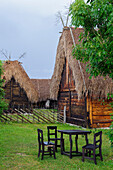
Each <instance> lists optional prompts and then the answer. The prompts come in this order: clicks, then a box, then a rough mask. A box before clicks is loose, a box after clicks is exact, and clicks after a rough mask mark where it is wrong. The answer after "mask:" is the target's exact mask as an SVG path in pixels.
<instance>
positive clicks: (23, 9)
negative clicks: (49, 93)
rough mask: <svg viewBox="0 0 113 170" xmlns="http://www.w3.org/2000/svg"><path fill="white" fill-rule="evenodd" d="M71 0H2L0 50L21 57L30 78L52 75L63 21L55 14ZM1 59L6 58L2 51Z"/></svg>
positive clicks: (13, 56) (16, 57)
mask: <svg viewBox="0 0 113 170" xmlns="http://www.w3.org/2000/svg"><path fill="white" fill-rule="evenodd" d="M70 2H72V0H0V50H2V49H3V50H4V52H5V50H6V51H7V56H9V55H11V60H18V58H19V57H20V56H21V55H22V54H23V53H24V52H25V53H26V55H25V56H24V58H21V59H20V60H19V61H21V62H22V63H23V64H22V65H23V67H24V69H25V71H26V72H27V74H28V76H29V77H30V78H37V79H39V78H42V79H44V78H46V79H48V78H51V76H52V74H53V70H54V65H55V57H56V50H57V45H58V40H59V36H60V33H59V32H60V31H62V24H61V23H60V21H59V23H57V24H56V14H57V12H58V11H61V13H62V14H63V13H64V12H65V11H66V8H65V6H69V4H70ZM0 59H1V60H5V59H6V58H5V57H4V56H3V55H2V54H0Z"/></svg>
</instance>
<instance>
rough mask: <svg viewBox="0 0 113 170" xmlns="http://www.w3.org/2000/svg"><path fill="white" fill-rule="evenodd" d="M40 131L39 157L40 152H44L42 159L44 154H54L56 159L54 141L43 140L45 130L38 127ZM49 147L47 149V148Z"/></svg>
mask: <svg viewBox="0 0 113 170" xmlns="http://www.w3.org/2000/svg"><path fill="white" fill-rule="evenodd" d="M37 131H38V144H39V152H38V157H39V156H40V153H42V158H41V159H42V160H43V157H44V155H50V156H52V155H54V159H56V156H55V144H54V143H52V142H44V141H43V131H42V130H41V129H37ZM45 147H47V149H46V148H45Z"/></svg>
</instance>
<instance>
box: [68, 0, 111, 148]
mask: <svg viewBox="0 0 113 170" xmlns="http://www.w3.org/2000/svg"><path fill="white" fill-rule="evenodd" d="M70 15H71V23H72V25H74V26H75V27H79V26H82V27H83V28H84V33H82V34H81V36H80V41H81V40H82V41H81V43H80V44H79V45H76V47H75V48H74V49H73V56H75V57H76V59H77V60H80V61H81V62H85V63H87V68H86V71H87V72H89V73H90V75H91V77H92V76H95V77H96V76H98V75H102V76H106V75H108V76H109V77H111V78H112V79H113V1H112V0H88V1H87V3H85V2H84V0H75V2H73V3H72V4H71V5H70ZM109 98H112V99H113V94H108V99H109ZM111 107H112V108H113V102H111ZM112 115H113V114H112ZM111 118H112V119H113V116H111ZM110 127H111V129H110V130H109V132H108V136H109V139H110V141H111V146H112V147H113V122H112V124H111V126H110Z"/></svg>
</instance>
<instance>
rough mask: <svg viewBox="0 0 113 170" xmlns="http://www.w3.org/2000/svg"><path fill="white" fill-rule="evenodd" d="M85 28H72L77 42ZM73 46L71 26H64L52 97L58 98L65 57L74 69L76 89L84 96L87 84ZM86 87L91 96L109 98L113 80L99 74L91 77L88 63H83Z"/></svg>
mask: <svg viewBox="0 0 113 170" xmlns="http://www.w3.org/2000/svg"><path fill="white" fill-rule="evenodd" d="M83 31H84V30H83V28H77V29H74V28H72V32H73V35H74V40H75V43H76V44H78V43H79V42H78V40H79V35H80V33H81V32H83ZM72 46H73V41H72V37H71V33H70V30H69V28H64V30H63V33H62V35H61V37H60V39H59V44H58V47H57V54H56V63H55V68H54V73H53V76H52V79H51V86H50V98H51V99H55V100H57V97H58V91H59V85H60V82H61V76H62V71H63V66H64V63H65V58H66V60H67V61H68V63H69V67H70V68H71V70H72V73H73V77H74V81H75V86H76V87H75V89H76V91H77V93H78V98H79V99H80V98H82V96H83V93H84V92H85V86H84V83H83V77H82V74H81V70H80V67H79V64H78V61H77V60H76V59H75V58H73V56H72ZM81 67H82V71H83V75H84V79H85V84H86V89H87V92H89V95H90V97H92V98H94V99H97V98H100V99H103V98H107V94H108V93H113V81H112V79H111V78H109V77H107V76H106V78H104V77H102V76H98V77H96V78H94V77H93V78H92V79H89V74H88V73H86V71H85V67H86V65H85V64H83V63H81Z"/></svg>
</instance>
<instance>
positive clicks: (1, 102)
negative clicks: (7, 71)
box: [0, 60, 8, 115]
mask: <svg viewBox="0 0 113 170" xmlns="http://www.w3.org/2000/svg"><path fill="white" fill-rule="evenodd" d="M2 74H3V68H2V61H1V60H0V115H1V114H2V113H3V110H6V109H7V106H8V104H7V103H6V101H5V99H4V96H5V94H4V90H3V88H2V86H3V82H4V80H3V79H2V78H1V75H2Z"/></svg>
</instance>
